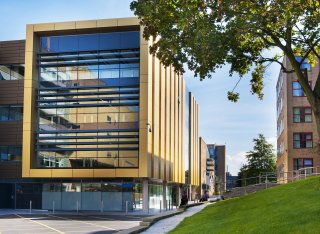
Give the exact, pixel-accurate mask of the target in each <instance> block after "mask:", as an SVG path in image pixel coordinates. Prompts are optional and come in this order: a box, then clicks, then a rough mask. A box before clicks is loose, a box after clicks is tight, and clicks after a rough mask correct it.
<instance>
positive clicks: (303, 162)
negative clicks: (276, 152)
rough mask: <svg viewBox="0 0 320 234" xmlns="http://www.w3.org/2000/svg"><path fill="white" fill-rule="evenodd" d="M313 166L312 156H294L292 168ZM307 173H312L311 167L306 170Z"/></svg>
mask: <svg viewBox="0 0 320 234" xmlns="http://www.w3.org/2000/svg"><path fill="white" fill-rule="evenodd" d="M306 167H313V159H312V158H295V159H293V169H294V170H299V169H301V168H306ZM307 173H312V169H310V170H307Z"/></svg>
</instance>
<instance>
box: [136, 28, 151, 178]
mask: <svg viewBox="0 0 320 234" xmlns="http://www.w3.org/2000/svg"><path fill="white" fill-rule="evenodd" d="M141 42H144V40H143V39H142V33H140V76H141V77H140V97H139V102H140V108H139V173H138V174H139V177H150V176H151V153H152V148H151V141H152V133H150V132H149V128H151V124H152V121H151V120H152V105H150V100H152V57H151V56H150V54H149V53H148V48H149V45H150V44H149V43H148V44H146V43H143V44H142V43H141ZM150 69H151V70H150ZM150 71H151V72H150ZM151 104H152V103H151Z"/></svg>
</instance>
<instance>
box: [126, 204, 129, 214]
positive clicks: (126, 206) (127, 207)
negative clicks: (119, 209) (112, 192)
mask: <svg viewBox="0 0 320 234" xmlns="http://www.w3.org/2000/svg"><path fill="white" fill-rule="evenodd" d="M128 204H129V202H128V201H126V214H128Z"/></svg>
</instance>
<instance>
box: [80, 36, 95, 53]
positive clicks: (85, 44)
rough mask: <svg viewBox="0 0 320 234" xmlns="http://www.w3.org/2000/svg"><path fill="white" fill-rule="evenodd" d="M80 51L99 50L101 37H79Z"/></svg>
mask: <svg viewBox="0 0 320 234" xmlns="http://www.w3.org/2000/svg"><path fill="white" fill-rule="evenodd" d="M78 38H79V50H80V51H86V50H98V49H99V36H98V35H97V34H93V35H79V36H78Z"/></svg>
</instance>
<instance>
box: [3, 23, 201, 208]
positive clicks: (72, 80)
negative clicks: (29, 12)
mask: <svg viewBox="0 0 320 234" xmlns="http://www.w3.org/2000/svg"><path fill="white" fill-rule="evenodd" d="M21 43H25V47H24V49H25V51H24V55H25V56H24V62H23V63H22V64H23V65H22V68H23V67H24V68H25V69H22V70H24V72H23V73H21V77H22V78H20V80H22V79H23V93H24V96H23V100H22V102H20V104H19V105H11V104H10V105H7V106H0V108H2V109H3V110H4V109H5V110H6V111H8V112H10V113H11V112H12V115H10V114H9V115H8V117H3V118H8V119H9V118H10V119H11V118H13V119H19V120H18V121H20V123H21V125H20V126H21V128H22V129H21V130H22V131H21V130H20V131H21V135H22V139H23V140H21V141H20V142H19V143H20V145H18V146H17V147H18V148H17V149H13V148H7V149H6V150H7V151H8V150H9V149H10V150H13V151H14V152H16V153H14V154H18V155H17V156H10V157H12V158H15V159H16V160H15V161H17V165H18V167H19V163H20V162H19V160H20V159H21V157H22V168H21V169H20V170H21V172H22V176H21V175H20V177H19V175H17V176H16V177H15V178H10V180H11V181H9V180H5V178H9V177H8V176H4V177H3V176H1V177H3V180H2V182H3V184H5V183H6V186H9V185H8V183H9V182H10V183H11V185H10V186H11V187H10V186H9V187H10V188H7V187H6V191H8V192H7V193H6V194H9V193H10V194H12V195H13V200H14V208H26V207H28V205H29V200H33V204H34V206H35V208H43V209H51V208H52V207H53V206H55V209H57V210H58V209H62V210H76V209H80V210H106V211H107V210H119V211H121V210H124V209H125V207H129V209H131V210H133V209H144V210H145V211H147V210H148V209H150V208H160V207H162V208H167V209H169V208H171V207H172V206H173V205H178V203H179V199H180V194H181V189H180V188H182V186H183V185H184V184H185V183H186V181H185V170H186V169H187V170H188V171H189V177H190V178H189V180H188V184H190V185H193V186H199V185H200V179H199V170H200V168H199V160H200V159H199V140H198V137H199V135H198V104H197V103H196V101H195V99H194V97H193V96H192V94H191V93H189V92H188V91H186V85H185V81H184V80H183V78H182V76H181V75H179V74H177V73H175V72H174V69H173V68H172V67H164V66H163V65H162V64H161V63H160V62H159V60H158V59H157V58H156V57H154V56H152V55H150V54H149V53H148V50H149V46H150V45H151V43H152V40H150V41H146V40H145V39H144V38H143V37H142V32H141V28H140V25H139V21H138V19H137V18H122V19H107V20H90V21H77V22H64V23H47V24H34V25H27V34H26V40H25V42H21ZM0 46H1V42H0ZM2 57H4V58H2ZM5 57H6V55H5V54H4V55H3V54H1V53H0V62H1V63H2V66H1V71H0V73H1V76H2V77H4V76H6V77H13V79H15V78H14V77H15V75H14V74H17V73H18V72H17V71H19V69H18V68H17V67H15V66H17V65H16V64H14V63H16V61H14V63H12V62H6V59H5ZM2 61H5V62H2ZM19 62H21V61H19ZM5 67H6V68H5ZM11 68H12V69H11ZM4 69H7V70H8V69H9V70H10V71H12V72H11V73H12V74H13V75H12V76H11V75H4V72H3V70H4ZM20 70H21V69H20ZM11 73H8V72H7V73H6V74H11ZM1 76H0V78H1ZM10 79H11V78H10ZM10 79H9V80H10ZM6 80H7V82H8V79H6ZM1 82H2V81H0V85H1ZM186 100H188V101H186ZM1 104H2V103H1ZM22 104H23V120H22V117H21V116H22V114H21V112H22ZM19 108H20V109H19ZM19 110H20V115H19V113H18V112H19ZM3 113H4V112H3ZM15 113H16V114H15ZM1 118H2V115H1ZM187 127H188V128H187ZM0 128H1V123H0ZM0 134H2V133H0ZM186 144H187V145H189V147H187V148H186V147H185V145H186ZM21 146H22V154H21ZM19 147H20V148H19ZM1 149H2V148H1ZM19 149H20V153H19V152H18V151H19ZM4 151H5V150H3V152H4ZM1 152H2V151H1ZM19 154H20V155H19ZM186 154H187V155H186ZM3 155H4V153H3ZM3 157H4V156H3ZM1 158H2V154H1ZM4 161H5V160H2V162H1V163H0V167H1V164H4V163H8V162H4ZM7 161H9V160H7ZM185 161H186V162H185ZM20 165H21V163H20ZM185 167H187V168H185ZM17 170H19V169H17ZM21 177H22V178H21ZM20 178H21V179H20ZM1 186H2V185H1V183H0V187H1ZM6 194H4V195H3V196H4V197H5V196H8V195H6ZM26 194H29V195H28V196H26ZM20 195H21V197H22V195H24V197H25V198H24V199H20V200H19V199H18V196H20ZM0 196H2V195H1V194H0ZM53 204H54V205H53Z"/></svg>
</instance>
